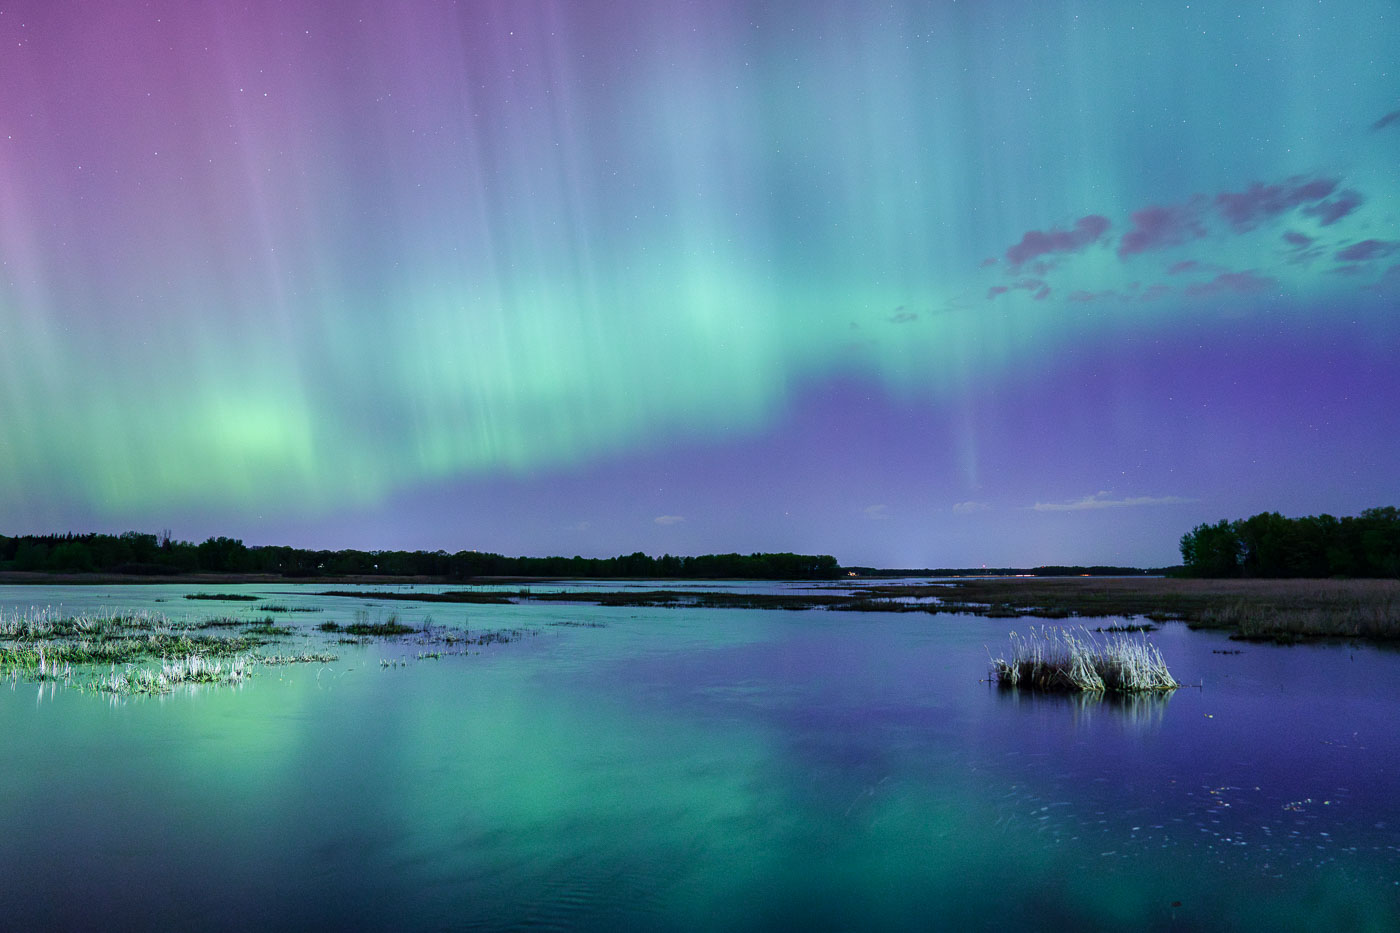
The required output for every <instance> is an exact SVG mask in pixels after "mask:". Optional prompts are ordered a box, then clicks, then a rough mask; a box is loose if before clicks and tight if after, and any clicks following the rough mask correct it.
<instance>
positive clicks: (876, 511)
mask: <svg viewBox="0 0 1400 933" xmlns="http://www.w3.org/2000/svg"><path fill="white" fill-rule="evenodd" d="M861 511H863V512H865V517H866V518H869V519H874V520H875V521H880V522H882V521H885V520H887V519H888V518H889V517H890V515H889V510H888V506H885V505H884V504H881V505H867V506H866V507H865V508H864V509H862V510H861Z"/></svg>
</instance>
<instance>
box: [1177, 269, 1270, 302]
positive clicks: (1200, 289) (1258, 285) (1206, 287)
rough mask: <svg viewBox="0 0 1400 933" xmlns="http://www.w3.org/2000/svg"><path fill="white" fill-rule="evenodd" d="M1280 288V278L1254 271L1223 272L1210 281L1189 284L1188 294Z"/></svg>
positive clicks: (1229, 292)
mask: <svg viewBox="0 0 1400 933" xmlns="http://www.w3.org/2000/svg"><path fill="white" fill-rule="evenodd" d="M1275 288H1278V279H1276V278H1273V277H1272V276H1267V275H1255V274H1254V273H1253V272H1222V273H1220V274H1219V275H1217V276H1216V277H1215V278H1213V279H1211V280H1210V281H1209V282H1198V283H1197V284H1195V285H1191V286H1188V287H1187V289H1186V294H1188V295H1191V296H1192V297H1200V296H1202V295H1222V294H1250V293H1254V292H1263V291H1269V290H1270V289H1275Z"/></svg>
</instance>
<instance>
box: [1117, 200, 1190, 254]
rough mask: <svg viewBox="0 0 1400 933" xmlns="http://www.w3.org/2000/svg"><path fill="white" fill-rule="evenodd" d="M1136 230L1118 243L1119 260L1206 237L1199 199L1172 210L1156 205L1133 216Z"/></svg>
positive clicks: (1130, 231) (1129, 232) (1125, 235)
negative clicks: (1201, 219)
mask: <svg viewBox="0 0 1400 933" xmlns="http://www.w3.org/2000/svg"><path fill="white" fill-rule="evenodd" d="M1132 222H1133V226H1132V229H1131V230H1129V231H1128V232H1127V233H1125V234H1123V239H1122V240H1120V241H1119V243H1118V258H1119V259H1124V258H1126V257H1128V256H1136V255H1137V254H1138V253H1145V252H1148V251H1149V250H1154V249H1162V248H1164V247H1167V246H1177V245H1179V244H1181V243H1185V242H1187V241H1188V240H1199V239H1200V238H1201V237H1203V236H1205V235H1206V228H1205V227H1204V226H1202V225H1201V221H1200V202H1199V199H1197V200H1193V201H1191V202H1189V203H1187V204H1178V205H1174V206H1170V207H1162V206H1160V205H1155V204H1154V205H1152V206H1150V207H1144V208H1143V209H1142V210H1140V211H1134V212H1133V215H1132Z"/></svg>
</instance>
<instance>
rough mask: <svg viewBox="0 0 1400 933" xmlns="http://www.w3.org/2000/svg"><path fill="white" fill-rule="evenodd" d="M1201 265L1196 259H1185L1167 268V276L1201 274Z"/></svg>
mask: <svg viewBox="0 0 1400 933" xmlns="http://www.w3.org/2000/svg"><path fill="white" fill-rule="evenodd" d="M1201 268H1202V267H1201V264H1200V263H1199V262H1197V261H1196V260H1194V259H1183V260H1182V261H1181V262H1174V263H1172V264H1171V265H1170V266H1168V267H1167V275H1181V274H1182V273H1183V272H1199V271H1200V270H1201Z"/></svg>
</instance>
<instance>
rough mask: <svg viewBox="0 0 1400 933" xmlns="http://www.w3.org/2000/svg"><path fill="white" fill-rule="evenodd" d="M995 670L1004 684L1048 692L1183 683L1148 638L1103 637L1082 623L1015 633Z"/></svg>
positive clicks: (1154, 688) (1146, 689)
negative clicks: (1067, 627) (1078, 626)
mask: <svg viewBox="0 0 1400 933" xmlns="http://www.w3.org/2000/svg"><path fill="white" fill-rule="evenodd" d="M992 673H993V675H994V676H995V678H996V681H997V683H998V684H999V685H1000V686H1003V687H1020V688H1027V689H1030V690H1035V691H1041V692H1046V693H1161V692H1166V691H1170V690H1175V689H1176V688H1177V687H1179V686H1181V684H1179V683H1178V682H1177V680H1176V678H1175V677H1173V676H1172V675H1171V671H1169V670H1167V664H1166V662H1165V661H1164V660H1163V659H1162V653H1161V652H1160V651H1159V650H1157V647H1156V646H1155V645H1152V644H1149V643H1148V641H1147V640H1146V639H1145V638H1142V637H1141V636H1139V637H1136V638H1135V637H1132V636H1130V635H1126V634H1115V635H1110V636H1109V637H1108V638H1106V639H1104V640H1102V641H1100V640H1099V639H1097V638H1095V637H1094V635H1093V634H1092V633H1090V632H1088V631H1086V630H1085V629H1082V628H1081V629H1080V630H1079V631H1078V632H1077V633H1076V632H1073V631H1069V630H1065V629H1058V628H1043V629H1041V630H1040V631H1039V632H1035V631H1032V632H1031V633H1030V634H1029V635H1026V636H1021V635H1017V634H1016V633H1015V632H1012V633H1011V656H1010V657H1009V658H993V659H992Z"/></svg>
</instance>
